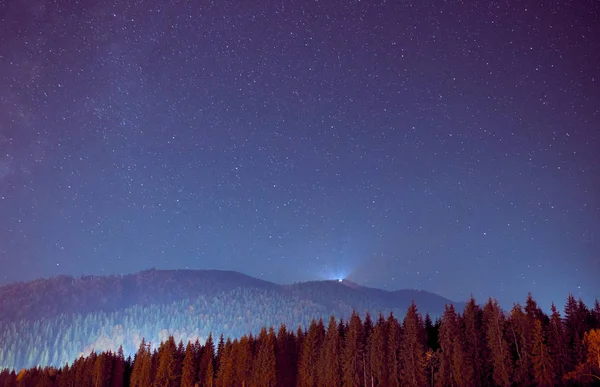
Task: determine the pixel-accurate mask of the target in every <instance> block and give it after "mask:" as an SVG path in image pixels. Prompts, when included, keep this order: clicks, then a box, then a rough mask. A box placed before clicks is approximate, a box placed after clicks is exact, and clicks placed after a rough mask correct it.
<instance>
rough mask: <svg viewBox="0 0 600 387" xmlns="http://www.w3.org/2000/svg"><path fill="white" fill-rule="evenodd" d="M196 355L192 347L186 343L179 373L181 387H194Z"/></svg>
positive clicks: (189, 343) (196, 371)
mask: <svg viewBox="0 0 600 387" xmlns="http://www.w3.org/2000/svg"><path fill="white" fill-rule="evenodd" d="M196 364H197V363H196V354H195V351H194V345H193V344H192V343H191V342H189V341H188V343H187V345H186V347H185V355H184V357H183V368H182V373H181V387H194V385H195V384H196V375H197V374H198V370H197V369H196Z"/></svg>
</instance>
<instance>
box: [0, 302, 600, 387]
mask: <svg viewBox="0 0 600 387" xmlns="http://www.w3.org/2000/svg"><path fill="white" fill-rule="evenodd" d="M327 321H328V322H327V323H325V322H324V321H323V320H322V319H318V320H316V319H315V320H312V321H311V323H310V324H309V327H308V329H306V330H304V329H302V328H299V329H294V328H293V327H287V326H286V325H280V326H279V328H278V329H277V330H275V328H274V327H271V328H266V327H263V328H262V329H261V330H260V331H259V333H258V334H257V335H243V336H242V337H241V338H239V339H237V338H236V339H230V338H223V337H222V336H221V337H220V339H218V340H216V342H215V340H213V337H212V336H211V335H209V336H208V337H207V339H206V340H205V341H201V340H194V341H191V342H187V343H185V342H184V341H180V340H177V338H176V337H174V336H172V335H170V336H168V337H166V338H165V340H164V341H162V342H161V343H160V345H159V346H158V348H155V347H153V346H152V345H150V344H149V343H147V341H146V340H144V339H142V340H141V342H140V344H139V346H138V350H137V353H136V354H135V356H134V357H133V358H131V357H127V358H126V357H125V355H124V354H123V351H122V349H119V350H118V351H116V352H112V351H109V352H101V353H96V352H93V353H91V354H90V355H89V356H87V357H81V358H80V359H79V360H77V361H76V362H75V363H73V364H71V365H65V366H63V367H62V368H34V369H30V370H22V371H20V372H14V371H9V370H5V371H3V372H2V373H0V386H82V387H87V386H90V387H91V386H114V387H119V386H132V387H147V386H161V387H162V386H182V387H192V386H216V387H220V386H223V387H226V386H227V387H229V386H257V387H258V386H260V387H263V386H282V387H284V386H285V387H289V386H364V387H367V386H415V387H416V386H511V385H515V386H534V385H536V386H561V385H592V384H596V385H597V384H599V382H600V361H599V360H598V359H600V304H599V303H598V302H597V301H596V303H595V305H594V307H593V308H592V309H591V310H590V309H588V307H587V306H586V305H584V304H583V303H582V302H580V301H577V300H576V299H575V298H573V297H572V296H569V297H568V300H567V303H566V306H565V312H564V316H563V317H561V315H560V314H559V312H558V311H557V309H556V307H555V306H554V305H552V313H551V315H550V316H548V315H546V314H544V313H543V311H542V310H541V309H540V308H539V307H538V305H537V304H536V302H535V300H534V299H533V297H531V296H529V297H528V298H527V301H526V304H525V306H521V305H516V306H515V307H514V308H513V309H512V310H511V311H510V312H509V313H507V314H506V313H505V312H503V311H502V309H501V308H500V306H499V305H498V303H497V302H496V301H495V300H492V299H490V300H488V301H487V303H486V304H485V305H484V306H483V307H480V306H478V305H477V303H476V302H475V300H473V299H471V300H470V301H469V302H468V303H467V305H466V306H465V308H464V311H463V312H462V313H460V311H457V310H456V309H455V308H454V307H453V306H452V305H450V306H447V307H446V308H445V311H444V313H443V315H442V317H441V318H440V319H439V320H437V321H435V322H432V321H431V319H430V318H428V316H425V317H423V316H422V314H421V313H420V312H419V311H418V309H417V306H416V305H415V304H411V305H410V306H409V307H408V310H407V312H406V313H405V314H404V317H403V318H402V319H400V321H399V320H398V319H396V317H395V316H394V315H393V314H390V315H388V316H384V315H379V316H378V318H377V319H376V320H375V321H373V319H372V318H371V316H370V315H368V314H367V315H365V317H364V318H363V319H362V320H361V317H360V316H359V314H358V313H356V312H353V313H352V314H351V316H350V318H349V319H348V320H341V321H340V320H336V319H335V318H334V317H333V316H331V317H330V318H329V319H328V320H327Z"/></svg>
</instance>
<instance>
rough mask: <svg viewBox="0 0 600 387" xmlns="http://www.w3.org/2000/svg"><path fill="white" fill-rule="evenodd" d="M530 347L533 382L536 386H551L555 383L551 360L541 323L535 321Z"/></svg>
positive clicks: (537, 320)
mask: <svg viewBox="0 0 600 387" xmlns="http://www.w3.org/2000/svg"><path fill="white" fill-rule="evenodd" d="M532 340H533V341H532V345H531V361H532V371H533V375H532V377H533V382H534V383H535V385H537V386H552V385H554V384H555V382H556V376H555V374H554V367H553V365H552V359H551V357H550V353H549V351H548V346H547V345H546V339H545V337H544V330H543V329H542V322H541V321H540V320H539V319H535V320H534V322H533V332H532Z"/></svg>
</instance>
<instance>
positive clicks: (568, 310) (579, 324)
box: [564, 294, 589, 372]
mask: <svg viewBox="0 0 600 387" xmlns="http://www.w3.org/2000/svg"><path fill="white" fill-rule="evenodd" d="M588 316H589V311H588V310H587V308H586V306H585V304H583V302H582V301H581V300H579V301H577V300H575V297H574V296H573V295H572V294H569V296H568V298H567V303H566V305H565V319H564V328H565V340H566V344H567V359H568V362H567V364H566V368H567V372H570V371H572V370H574V369H575V367H576V366H577V365H578V364H580V363H582V362H583V361H584V358H585V346H584V345H583V335H584V333H585V332H586V331H587V322H588Z"/></svg>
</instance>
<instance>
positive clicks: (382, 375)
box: [328, 314, 389, 386]
mask: <svg viewBox="0 0 600 387" xmlns="http://www.w3.org/2000/svg"><path fill="white" fill-rule="evenodd" d="M387 341H388V329H387V324H386V321H385V318H384V317H383V315H382V314H379V318H378V319H377V323H376V324H375V328H374V329H373V334H372V336H371V341H370V343H369V351H368V352H369V371H370V375H371V380H370V384H371V386H388V385H389V380H388V367H387V360H386V354H387V352H388V348H387V344H388V343H387ZM367 384H369V383H367ZM328 385H331V384H328Z"/></svg>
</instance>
